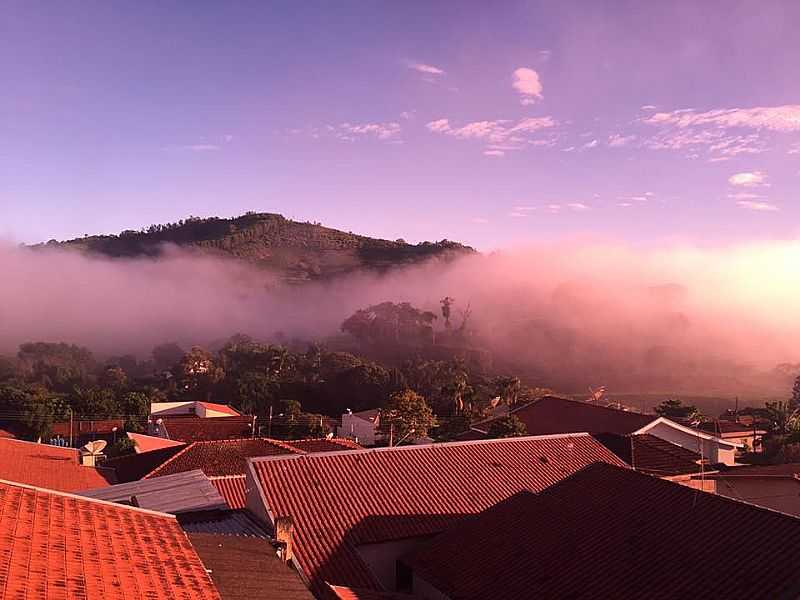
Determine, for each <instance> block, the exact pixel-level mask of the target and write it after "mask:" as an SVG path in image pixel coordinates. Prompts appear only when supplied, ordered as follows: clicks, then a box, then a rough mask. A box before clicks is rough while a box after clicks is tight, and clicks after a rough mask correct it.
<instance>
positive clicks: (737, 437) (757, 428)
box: [698, 419, 767, 452]
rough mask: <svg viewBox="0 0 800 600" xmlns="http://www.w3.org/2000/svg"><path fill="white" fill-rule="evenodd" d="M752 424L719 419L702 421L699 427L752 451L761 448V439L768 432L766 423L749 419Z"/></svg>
mask: <svg viewBox="0 0 800 600" xmlns="http://www.w3.org/2000/svg"><path fill="white" fill-rule="evenodd" d="M749 421H750V424H745V423H740V422H737V421H728V420H722V419H717V420H714V421H708V422H705V423H700V425H698V429H700V430H701V431H705V432H706V433H710V434H712V435H715V436H717V437H718V438H721V439H723V440H725V441H728V442H732V443H734V444H739V445H741V446H742V448H743V449H746V450H749V451H751V452H755V451H758V450H759V449H760V448H761V439H762V438H763V437H764V435H765V434H766V433H767V428H766V426H765V424H764V423H760V422H757V421H753V420H752V419H749Z"/></svg>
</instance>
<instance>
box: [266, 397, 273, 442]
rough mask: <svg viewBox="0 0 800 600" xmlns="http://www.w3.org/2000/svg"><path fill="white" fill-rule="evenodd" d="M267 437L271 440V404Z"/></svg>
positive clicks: (270, 406)
mask: <svg viewBox="0 0 800 600" xmlns="http://www.w3.org/2000/svg"><path fill="white" fill-rule="evenodd" d="M267 437H268V438H270V439H271V438H272V404H270V405H269V425H268V426H267Z"/></svg>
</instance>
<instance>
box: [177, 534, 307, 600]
mask: <svg viewBox="0 0 800 600" xmlns="http://www.w3.org/2000/svg"><path fill="white" fill-rule="evenodd" d="M189 540H191V542H192V546H194V549H195V550H196V551H197V554H198V555H199V556H200V560H201V561H203V564H204V565H205V567H206V569H208V571H209V573H210V574H211V578H212V579H213V580H214V583H215V584H216V586H217V589H218V590H219V593H220V594H221V595H222V597H223V599H224V600H254V599H256V598H257V599H258V600H314V597H313V596H312V595H311V592H309V591H308V588H307V587H306V586H305V585H304V584H303V582H302V581H301V580H300V577H298V575H297V572H296V571H294V570H292V569H291V568H290V567H289V566H288V565H287V564H286V563H285V562H284V561H283V560H281V559H280V558H279V557H278V556H277V555H276V553H275V548H274V547H273V546H272V544H271V543H270V541H269V540H266V539H263V538H260V537H254V536H237V535H220V534H212V533H190V534H189ZM243 574H246V576H243Z"/></svg>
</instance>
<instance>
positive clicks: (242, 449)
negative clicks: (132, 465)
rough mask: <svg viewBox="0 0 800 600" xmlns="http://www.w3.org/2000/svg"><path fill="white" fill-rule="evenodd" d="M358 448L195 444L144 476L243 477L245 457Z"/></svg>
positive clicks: (270, 442) (266, 442)
mask: <svg viewBox="0 0 800 600" xmlns="http://www.w3.org/2000/svg"><path fill="white" fill-rule="evenodd" d="M360 448H361V446H359V445H358V444H354V443H352V442H348V441H347V440H338V439H332V440H326V439H315V440H289V441H281V440H274V439H270V438H246V439H239V440H216V441H209V442H194V443H192V444H189V445H188V446H186V448H184V449H183V450H182V451H181V452H179V453H177V454H176V455H175V456H173V457H172V458H170V459H169V460H167V461H166V462H164V463H163V464H162V465H160V466H158V467H156V468H155V469H153V470H152V471H151V472H150V473H148V474H147V475H146V477H159V476H161V475H171V474H174V473H182V472H183V471H191V470H193V469H202V470H203V472H204V473H205V474H206V475H207V476H208V477H220V476H224V475H244V473H245V471H246V470H247V459H248V458H254V457H259V456H276V455H283V454H305V453H307V452H330V451H333V450H335V451H340V450H353V449H360Z"/></svg>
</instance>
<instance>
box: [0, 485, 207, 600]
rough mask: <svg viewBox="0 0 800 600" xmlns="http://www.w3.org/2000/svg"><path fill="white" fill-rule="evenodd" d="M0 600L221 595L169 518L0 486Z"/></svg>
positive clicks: (203, 599) (185, 599)
mask: <svg viewBox="0 0 800 600" xmlns="http://www.w3.org/2000/svg"><path fill="white" fill-rule="evenodd" d="M0 598H8V599H9V600H10V599H11V598H37V599H39V598H41V599H43V600H94V599H99V598H103V599H104V600H139V599H141V600H145V599H147V600H174V599H178V598H180V599H181V600H219V598H220V596H219V594H218V593H217V591H216V588H215V587H214V584H213V583H212V581H211V578H210V577H209V576H208V574H207V573H206V571H205V568H204V566H203V564H202V563H201V562H200V559H199V558H198V556H197V554H196V553H195V551H194V549H193V548H192V545H191V544H190V543H189V540H188V538H187V537H186V534H185V533H184V532H183V531H182V530H181V528H180V526H179V525H178V522H177V521H176V520H175V518H174V517H172V516H171V515H164V514H161V513H155V512H152V511H146V510H142V509H138V508H132V507H126V506H122V505H119V504H112V503H110V502H103V501H100V500H91V499H88V498H82V497H79V496H73V495H71V494H63V493H59V492H53V491H50V490H42V489H37V488H32V487H28V486H22V485H19V484H14V483H9V482H0Z"/></svg>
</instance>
